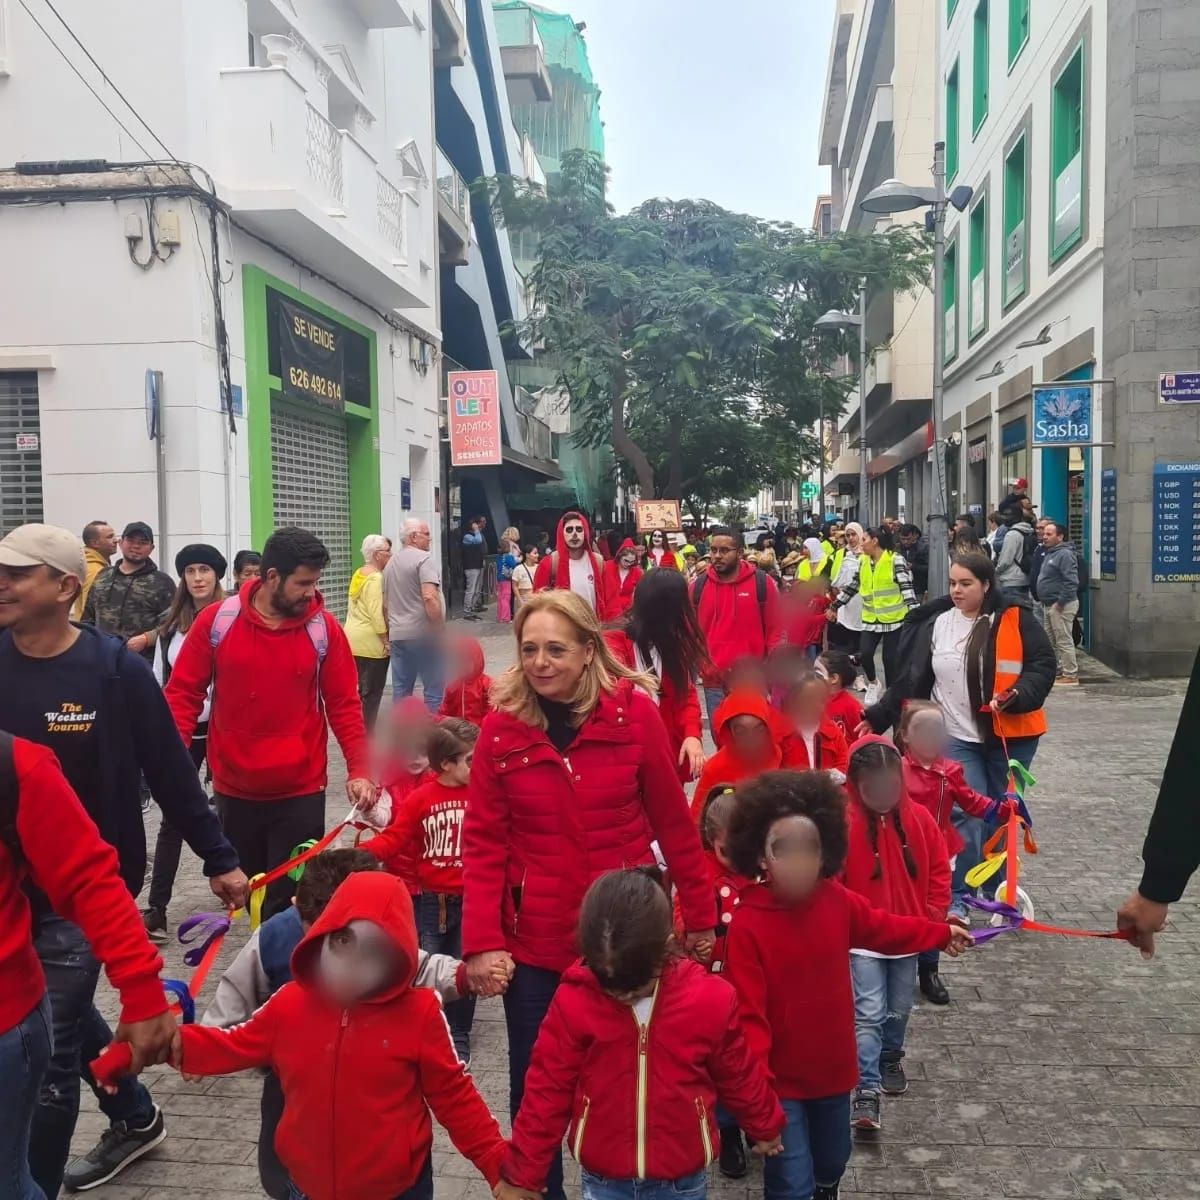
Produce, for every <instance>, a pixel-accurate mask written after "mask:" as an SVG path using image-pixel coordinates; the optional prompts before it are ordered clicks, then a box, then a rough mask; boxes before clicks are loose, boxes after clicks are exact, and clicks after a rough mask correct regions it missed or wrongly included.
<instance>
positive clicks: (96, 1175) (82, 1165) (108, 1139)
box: [63, 1104, 167, 1192]
mask: <svg viewBox="0 0 1200 1200" xmlns="http://www.w3.org/2000/svg"><path fill="white" fill-rule="evenodd" d="M166 1136H167V1129H166V1126H165V1125H164V1123H163V1115H162V1109H161V1108H159V1107H158V1105H157V1104H156V1105H155V1106H154V1120H153V1121H151V1122H150V1124H149V1125H147V1126H146V1127H145V1129H130V1128H128V1127H127V1126H126V1124H125V1122H124V1121H116V1122H114V1123H113V1124H112V1125H110V1126H109V1127H108V1128H107V1129H106V1130H105V1131H104V1132H103V1133H102V1134H101V1135H100V1140H99V1141H98V1142H97V1143H96V1144H95V1145H94V1146H93V1147H92V1148H91V1149H90V1150H89V1151H88V1152H87V1153H86V1154H85V1155H83V1157H82V1158H76V1159H73V1160H72V1161H71V1162H69V1163H68V1164H67V1169H66V1171H64V1172H63V1187H65V1188H66V1189H67V1191H68V1192H86V1191H88V1190H89V1189H90V1188H94V1187H99V1186H100V1185H101V1184H102V1183H107V1182H108V1181H109V1180H110V1179H112V1178H114V1177H115V1176H117V1175H119V1174H120V1173H121V1172H122V1171H123V1170H125V1168H126V1167H127V1166H129V1165H130V1163H135V1162H137V1160H138V1159H139V1158H141V1157H142V1155H143V1154H147V1153H149V1151H151V1150H153V1149H154V1147H155V1146H157V1145H158V1144H159V1143H160V1142H161V1141H162V1140H163V1139H164V1138H165V1137H166Z"/></svg>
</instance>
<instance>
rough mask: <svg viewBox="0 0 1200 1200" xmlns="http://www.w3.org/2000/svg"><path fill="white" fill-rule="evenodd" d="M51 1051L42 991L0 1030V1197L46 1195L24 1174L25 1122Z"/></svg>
mask: <svg viewBox="0 0 1200 1200" xmlns="http://www.w3.org/2000/svg"><path fill="white" fill-rule="evenodd" d="M50 1051H51V1045H50V1001H49V999H48V998H47V997H46V996H43V997H42V998H41V1000H40V1001H39V1003H38V1004H37V1006H36V1007H35V1008H34V1009H33V1010H32V1011H31V1012H30V1013H29V1015H28V1016H26V1017H25V1019H24V1020H23V1021H21V1022H20V1024H18V1025H14V1026H13V1027H12V1028H11V1029H7V1030H5V1031H4V1033H0V1196H3V1197H4V1200H45V1193H44V1192H42V1190H41V1189H40V1188H39V1187H38V1185H37V1184H36V1183H34V1181H33V1176H32V1175H31V1174H30V1173H29V1127H30V1125H31V1124H32V1123H33V1112H34V1107H35V1105H36V1104H37V1099H38V1090H39V1088H40V1087H41V1083H42V1075H43V1074H44V1072H45V1070H46V1067H47V1065H48V1064H49V1062H50ZM55 1195H57V1192H56V1193H55Z"/></svg>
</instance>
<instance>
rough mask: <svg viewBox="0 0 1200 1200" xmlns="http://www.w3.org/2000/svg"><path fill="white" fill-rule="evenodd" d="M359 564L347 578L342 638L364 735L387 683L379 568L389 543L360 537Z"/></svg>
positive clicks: (384, 563) (385, 629)
mask: <svg viewBox="0 0 1200 1200" xmlns="http://www.w3.org/2000/svg"><path fill="white" fill-rule="evenodd" d="M362 556H363V565H362V566H361V567H359V568H358V570H357V571H355V572H354V575H353V576H352V577H351V579H350V606H349V608H348V610H347V613H346V624H345V630H346V639H347V640H348V641H349V643H350V649H351V650H352V651H353V652H354V665H355V666H356V667H357V668H358V695H359V698H360V699H361V700H362V708H363V721H364V722H365V723H366V726H367V732H368V733H370V732H371V731H372V730H373V729H374V728H375V718H376V716H378V714H379V702H380V700H381V699H382V698H383V686H384V684H385V683H387V673H388V658H389V655H390V653H391V648H390V647H389V646H388V623H387V613H386V612H385V611H384V607H383V575H382V572H383V568H384V567H386V566H387V565H388V559H390V558H391V557H392V543H391V542H390V541H389V540H388V539H387V538H385V537H384V536H383V534H381V533H370V534H368V535H367V536H366V537H365V538H363V544H362Z"/></svg>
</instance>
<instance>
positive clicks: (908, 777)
mask: <svg viewBox="0 0 1200 1200" xmlns="http://www.w3.org/2000/svg"><path fill="white" fill-rule="evenodd" d="M904 786H905V788H906V789H907V791H908V795H909V799H911V800H912V802H913V803H914V804H915V805H917V806H918V807H919V808H923V809H924V810H925V811H926V812H927V813H929V815H930V816H931V817H932V818H933V819H934V822H935V823H936V825H937V827H938V828H939V829H940V830H941V831H942V837H943V838H944V839H945V841H946V853H947V854H948V855H949V856H950V857H951V858H953V857H954V855H956V854H957V853H958V852H959V851H960V850H961V849H962V848H963V847H964V846H965V845H966V842H964V841H963V837H962V834H961V833H959V832H958V827H957V826H956V825H955V824H954V822H953V821H952V820H951V816H952V814H953V812H954V806H955V805H956V804H957V805H958V807H959V808H961V809H962V810H963V812H965V813H966V814H967V815H968V816H971V817H987V816H988V815H989V814H990V813H991V811H992V802H991V800H990V799H989V798H988V797H987V796H984V795H983V794H982V793H980V792H977V791H976V790H975V789H974V788H973V787H972V786H971V785H970V784H969V783H968V782H967V777H966V776H965V775H964V774H963V769H962V767H961V766H960V765H959V764H958V763H956V762H954V761H953V760H952V759H949V758H938V759H935V760H934V761H933V762H932V763H930V764H929V766H925V765H924V764H923V763H919V762H918V761H917V760H916V759H915V758H913V756H912V755H911V754H906V755H905V756H904Z"/></svg>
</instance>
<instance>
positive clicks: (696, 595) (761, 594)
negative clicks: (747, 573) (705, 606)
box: [692, 569, 767, 641]
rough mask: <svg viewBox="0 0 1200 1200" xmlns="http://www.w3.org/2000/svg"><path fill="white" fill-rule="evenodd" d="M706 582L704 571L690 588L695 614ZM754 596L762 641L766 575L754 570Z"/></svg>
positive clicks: (765, 605) (765, 634)
mask: <svg viewBox="0 0 1200 1200" xmlns="http://www.w3.org/2000/svg"><path fill="white" fill-rule="evenodd" d="M707 582H708V571H705V572H704V574H703V575H701V576H700V578H699V579H697V580H696V583H695V586H694V587H693V588H692V607H693V608H694V609H695V610H696V614H697V615H699V613H700V597H701V596H703V595H704V585H705V584H706V583H707ZM754 594H755V598H756V599H757V600H758V619H759V620H760V621H761V622H762V630H763V640H764V641H766V637H767V573H766V571H760V570H758V569H755V572H754Z"/></svg>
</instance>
